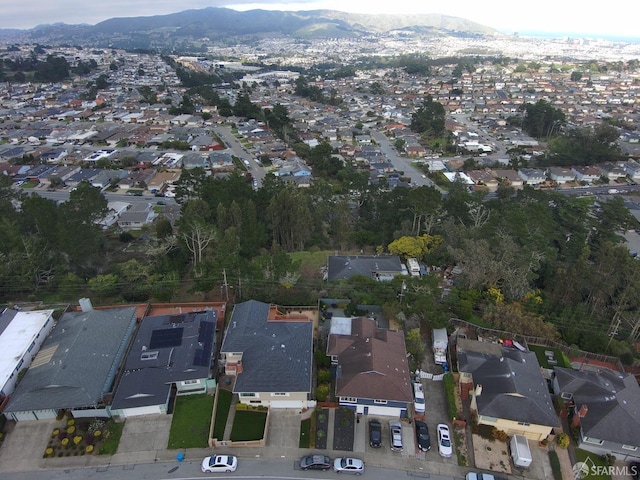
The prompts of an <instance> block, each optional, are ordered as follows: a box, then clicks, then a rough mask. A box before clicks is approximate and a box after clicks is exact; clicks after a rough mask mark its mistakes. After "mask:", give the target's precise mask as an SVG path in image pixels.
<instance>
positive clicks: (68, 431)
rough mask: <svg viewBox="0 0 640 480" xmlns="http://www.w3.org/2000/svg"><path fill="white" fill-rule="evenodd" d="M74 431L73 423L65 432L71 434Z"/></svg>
mask: <svg viewBox="0 0 640 480" xmlns="http://www.w3.org/2000/svg"><path fill="white" fill-rule="evenodd" d="M75 431H76V426H75V425H71V426H70V427H69V428H67V433H68V434H69V435H73V432H75Z"/></svg>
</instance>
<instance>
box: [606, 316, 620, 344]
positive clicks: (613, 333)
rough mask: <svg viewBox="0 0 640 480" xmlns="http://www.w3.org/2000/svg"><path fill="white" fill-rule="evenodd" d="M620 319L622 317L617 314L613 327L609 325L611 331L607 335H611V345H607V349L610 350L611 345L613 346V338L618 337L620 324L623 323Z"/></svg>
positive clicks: (612, 323)
mask: <svg viewBox="0 0 640 480" xmlns="http://www.w3.org/2000/svg"><path fill="white" fill-rule="evenodd" d="M620 317H621V315H619V314H617V313H616V315H615V318H614V320H613V322H611V325H609V331H608V332H607V335H609V343H607V348H609V345H611V341H612V340H613V337H615V336H616V335H618V329H619V328H620V322H621V318H620Z"/></svg>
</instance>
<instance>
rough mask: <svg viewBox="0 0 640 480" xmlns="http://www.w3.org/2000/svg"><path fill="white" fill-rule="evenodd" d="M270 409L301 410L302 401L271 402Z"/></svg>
mask: <svg viewBox="0 0 640 480" xmlns="http://www.w3.org/2000/svg"><path fill="white" fill-rule="evenodd" d="M270 406H271V408H303V407H302V401H300V400H289V401H286V400H283V401H281V402H274V401H272V402H271V403H270Z"/></svg>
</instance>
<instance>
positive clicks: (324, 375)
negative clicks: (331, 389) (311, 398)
mask: <svg viewBox="0 0 640 480" xmlns="http://www.w3.org/2000/svg"><path fill="white" fill-rule="evenodd" d="M318 383H331V370H325V369H323V370H318Z"/></svg>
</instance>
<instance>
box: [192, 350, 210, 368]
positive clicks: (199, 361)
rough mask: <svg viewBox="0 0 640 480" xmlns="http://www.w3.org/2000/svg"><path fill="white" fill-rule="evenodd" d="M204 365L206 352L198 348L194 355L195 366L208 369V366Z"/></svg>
mask: <svg viewBox="0 0 640 480" xmlns="http://www.w3.org/2000/svg"><path fill="white" fill-rule="evenodd" d="M203 363H204V352H203V351H202V349H201V348H198V349H197V350H196V351H195V353H194V354H193V364H194V365H197V366H201V367H206V366H207V364H206V363H205V364H204V365H203Z"/></svg>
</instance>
